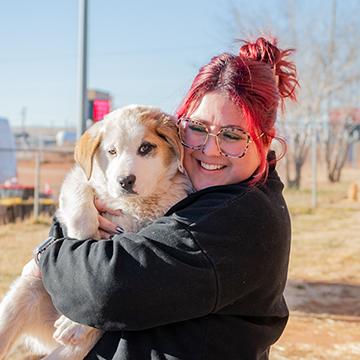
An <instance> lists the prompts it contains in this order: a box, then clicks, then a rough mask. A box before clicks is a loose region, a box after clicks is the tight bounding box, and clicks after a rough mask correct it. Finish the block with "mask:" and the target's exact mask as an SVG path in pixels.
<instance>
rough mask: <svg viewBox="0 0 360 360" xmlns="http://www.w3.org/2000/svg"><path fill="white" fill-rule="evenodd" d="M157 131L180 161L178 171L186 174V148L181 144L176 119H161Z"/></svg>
mask: <svg viewBox="0 0 360 360" xmlns="http://www.w3.org/2000/svg"><path fill="white" fill-rule="evenodd" d="M156 131H157V132H158V134H159V135H160V136H162V137H163V138H165V140H166V141H167V142H168V143H169V144H170V145H171V147H172V148H173V149H174V151H175V154H176V157H177V159H178V169H179V171H180V172H181V173H184V167H183V160H184V147H183V146H182V144H181V141H180V138H179V135H178V128H177V126H176V119H175V118H174V117H172V116H166V117H164V118H162V119H161V121H160V124H159V126H158V127H157V129H156Z"/></svg>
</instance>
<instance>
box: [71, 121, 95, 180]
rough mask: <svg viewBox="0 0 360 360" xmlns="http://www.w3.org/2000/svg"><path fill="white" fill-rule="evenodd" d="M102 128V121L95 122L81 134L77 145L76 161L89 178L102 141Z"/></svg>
mask: <svg viewBox="0 0 360 360" xmlns="http://www.w3.org/2000/svg"><path fill="white" fill-rule="evenodd" d="M101 128H102V124H101V122H98V123H95V124H94V125H93V126H91V127H90V128H89V129H88V130H86V131H85V132H84V134H83V135H81V137H80V139H79V140H78V142H77V143H76V145H75V152H74V158H75V161H76V163H77V164H78V165H80V167H81V168H82V169H83V171H84V173H85V175H86V178H87V179H88V180H89V179H90V177H91V173H92V167H93V158H94V155H95V152H96V150H97V148H98V147H99V145H100V143H101V138H102V132H101Z"/></svg>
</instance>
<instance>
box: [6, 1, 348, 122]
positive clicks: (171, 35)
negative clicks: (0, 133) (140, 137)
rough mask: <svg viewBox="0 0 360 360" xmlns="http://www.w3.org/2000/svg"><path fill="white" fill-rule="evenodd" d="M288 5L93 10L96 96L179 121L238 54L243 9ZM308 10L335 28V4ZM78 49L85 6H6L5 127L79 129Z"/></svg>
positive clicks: (158, 4) (142, 4)
mask: <svg viewBox="0 0 360 360" xmlns="http://www.w3.org/2000/svg"><path fill="white" fill-rule="evenodd" d="M349 1H351V0H344V1H341V2H340V4H343V3H348V2H349ZM288 2H289V1H286V0H283V1H281V0H271V1H268V2H266V5H264V4H263V3H264V2H263V1H260V0H253V1H252V2H249V1H243V0H181V1H178V0H167V1H166V0H152V1H150V0H132V1H125V0H123V1H121V0H118V1H115V0H89V1H88V3H89V18H88V23H89V32H88V88H90V89H98V90H103V91H108V92H109V93H110V94H111V96H112V98H113V108H118V107H121V106H124V105H127V104H134V103H136V104H145V105H154V106H158V107H160V108H162V109H163V110H165V111H167V112H170V113H173V112H174V111H175V110H176V108H177V106H178V105H179V104H180V102H181V100H182V98H183V97H184V96H185V94H186V91H187V90H188V88H189V87H190V85H191V82H192V79H193V77H194V76H195V75H196V73H197V71H198V69H199V68H200V67H201V66H202V65H204V64H205V63H207V62H208V61H209V60H210V58H211V57H212V56H214V55H217V54H219V53H221V52H224V51H232V50H233V49H234V46H235V45H234V39H236V38H238V37H239V34H240V33H239V31H238V27H237V25H234V22H235V20H234V8H236V9H237V16H238V17H240V19H244V18H246V19H247V20H249V19H251V18H256V17H257V14H258V13H259V14H260V15H264V13H270V12H274V13H275V12H278V11H282V10H283V8H284V4H285V3H288ZM295 2H296V1H295ZM299 3H301V12H303V14H304V17H306V14H307V13H310V12H314V11H323V12H324V17H325V18H326V14H327V13H328V11H329V4H330V3H331V2H330V0H329V1H328V0H317V1H310V0H304V1H301V2H299V1H298V2H297V4H299ZM299 11H300V10H299ZM247 14H251V16H248V15H247ZM260 15H259V18H260ZM240 22H241V20H240ZM267 26H268V25H267ZM256 31H257V29H255V28H254V33H256ZM285 31H286V30H285ZM276 35H277V36H279V37H280V38H281V34H276ZM77 45H78V1H77V0H61V1H54V0H52V1H51V0H32V1H28V0H11V1H5V0H4V1H2V2H1V3H0V117H6V118H8V119H9V120H10V124H11V125H12V126H19V125H20V124H22V121H24V125H25V127H26V126H29V127H30V126H31V127H33V126H52V127H71V126H76V124H77V122H78V120H77V109H78V96H77V86H78V85H77V80H78V77H77V64H78V60H77V59H78V50H77Z"/></svg>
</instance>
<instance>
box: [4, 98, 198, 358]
mask: <svg viewBox="0 0 360 360" xmlns="http://www.w3.org/2000/svg"><path fill="white" fill-rule="evenodd" d="M182 154H183V150H182V146H181V144H180V142H179V139H178V136H177V128H176V125H175V122H174V119H173V118H171V116H169V115H167V114H165V113H163V112H161V111H160V110H159V109H156V108H152V107H146V106H138V105H132V106H127V107H124V108H121V109H119V110H116V111H114V112H112V113H110V114H108V115H107V116H106V117H105V119H104V120H103V121H101V122H99V123H96V124H95V125H93V126H92V127H91V128H90V129H89V130H87V131H86V132H85V133H84V134H83V136H82V137H81V138H80V140H79V142H78V144H77V145H76V148H75V160H76V165H75V167H74V168H73V170H72V171H71V172H70V173H69V174H68V175H67V177H66V178H65V180H64V183H63V186H62V189H61V192H60V201H59V210H58V213H57V215H58V218H59V219H60V221H61V223H63V224H64V225H65V226H66V229H67V235H68V236H69V237H72V238H76V239H87V238H97V239H100V236H99V232H98V227H99V223H98V211H97V210H96V208H95V206H94V197H95V196H97V197H99V198H100V199H101V200H103V202H105V204H106V205H107V206H108V207H109V208H111V209H114V210H116V209H121V211H122V214H121V215H120V216H111V215H106V214H105V216H107V217H108V219H110V220H111V221H113V222H115V223H116V224H119V225H120V226H121V227H122V228H123V229H124V230H125V231H136V230H138V229H140V228H141V227H143V226H145V225H146V224H148V223H149V222H151V221H152V220H154V219H156V218H158V217H159V216H162V215H164V213H165V212H166V211H167V210H168V209H169V208H170V207H171V206H172V205H174V204H175V203H176V202H178V201H180V200H181V199H183V198H184V197H186V195H187V194H188V193H189V192H191V184H190V182H189V180H188V179H187V177H186V176H185V175H183V174H182V166H181V162H182ZM54 324H55V326H56V328H57V329H56V331H55V333H54ZM23 334H25V335H27V339H28V340H27V342H28V344H29V345H30V347H31V349H32V351H33V352H34V353H40V354H46V355H47V356H46V357H45V359H69V360H70V359H72V360H77V359H83V358H84V357H85V356H86V354H87V353H88V352H89V351H90V350H91V348H92V347H93V346H94V344H95V343H96V342H97V340H98V339H99V337H101V334H102V333H101V331H99V330H96V329H93V328H90V327H87V326H84V325H80V324H77V323H74V322H72V321H71V320H70V319H67V318H66V317H64V316H61V315H60V314H58V313H57V312H56V310H55V308H54V306H53V305H52V303H51V299H50V297H49V296H48V295H47V293H46V291H45V289H44V287H43V285H42V281H41V279H39V278H35V277H31V276H21V277H20V278H18V279H17V280H16V281H15V283H14V284H13V286H12V288H11V290H10V291H9V292H8V293H7V294H6V295H5V297H4V299H3V300H2V302H1V303H0V360H2V359H4V358H5V356H6V354H7V353H8V352H9V350H10V348H11V347H12V346H13V344H14V342H15V340H17V338H18V337H19V336H20V335H23ZM30 336H31V338H30ZM55 340H56V341H55ZM59 343H61V344H62V345H59Z"/></svg>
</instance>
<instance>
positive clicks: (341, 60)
mask: <svg viewBox="0 0 360 360" xmlns="http://www.w3.org/2000/svg"><path fill="white" fill-rule="evenodd" d="M284 4H285V6H284ZM278 5H279V6H276V7H275V6H274V2H272V6H273V7H272V9H266V8H265V6H266V5H263V3H262V5H261V7H260V8H259V11H258V12H254V11H253V13H252V14H251V13H246V12H245V10H244V9H246V7H245V6H244V7H241V6H238V7H234V8H233V9H232V13H233V17H234V24H235V26H234V29H237V30H238V29H241V31H240V33H241V34H249V33H251V32H250V31H249V29H256V28H258V29H272V32H273V33H275V34H280V35H281V36H280V40H281V43H280V46H281V47H283V48H285V47H290V48H292V47H295V48H296V50H297V51H296V53H295V55H294V57H293V58H294V60H295V62H296V64H297V68H298V76H299V82H300V85H301V89H300V92H299V96H298V104H297V106H289V107H288V108H287V112H286V120H285V121H281V122H279V123H280V126H279V128H280V130H281V131H282V132H283V135H284V137H285V138H286V140H287V142H288V155H287V157H286V160H287V171H286V176H287V183H288V185H289V186H293V187H297V188H298V187H300V185H301V172H302V168H303V165H304V163H305V162H306V159H307V155H308V153H309V150H310V144H311V141H310V140H311V138H310V135H311V131H310V129H311V128H313V129H315V130H316V131H318V130H317V129H324V128H325V129H327V128H328V129H329V131H328V132H324V131H319V134H318V135H317V134H315V135H314V136H315V137H316V138H317V139H319V140H320V141H323V142H324V143H325V144H326V143H329V144H332V145H333V140H330V139H329V138H328V141H327V140H326V137H325V135H328V136H333V133H332V132H331V129H330V126H329V127H328V126H326V123H328V122H329V114H330V112H331V111H332V109H334V108H338V107H343V106H346V107H356V104H357V103H359V100H360V86H359V85H360V46H359V43H360V28H359V26H358V14H359V12H360V3H359V2H346V4H344V2H337V1H336V0H332V2H324V1H316V0H314V1H313V2H312V6H313V11H309V9H307V12H306V13H304V11H305V10H304V6H303V3H302V2H298V1H294V0H288V1H287V2H286V3H285V2H283V1H281V2H280V1H279V2H278ZM274 8H276V9H277V10H273V9H274ZM252 32H254V31H253V30H252ZM260 32H261V31H260ZM264 32H265V33H269V31H264ZM256 33H259V31H256ZM238 37H239V36H238ZM240 37H247V36H246V35H245V36H240ZM345 128H346V129H348V127H345ZM320 135H321V136H320ZM342 140H343V141H342V142H341V144H340V143H339V146H337V147H334V146H322V147H321V148H320V149H322V150H323V151H324V154H323V155H322V156H324V158H325V159H329V163H331V164H335V163H336V164H337V166H336V167H337V168H338V167H339V166H340V165H342V166H343V165H344V164H345V162H344V161H346V156H345V160H340V159H343V154H344V152H346V149H348V147H349V145H350V144H351V141H352V140H351V137H347V136H343V138H342ZM336 159H337V160H336ZM331 168H333V166H329V167H328V169H329V171H330V169H331ZM340 171H341V170H340ZM334 178H337V176H335V177H334ZM329 179H330V173H329Z"/></svg>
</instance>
